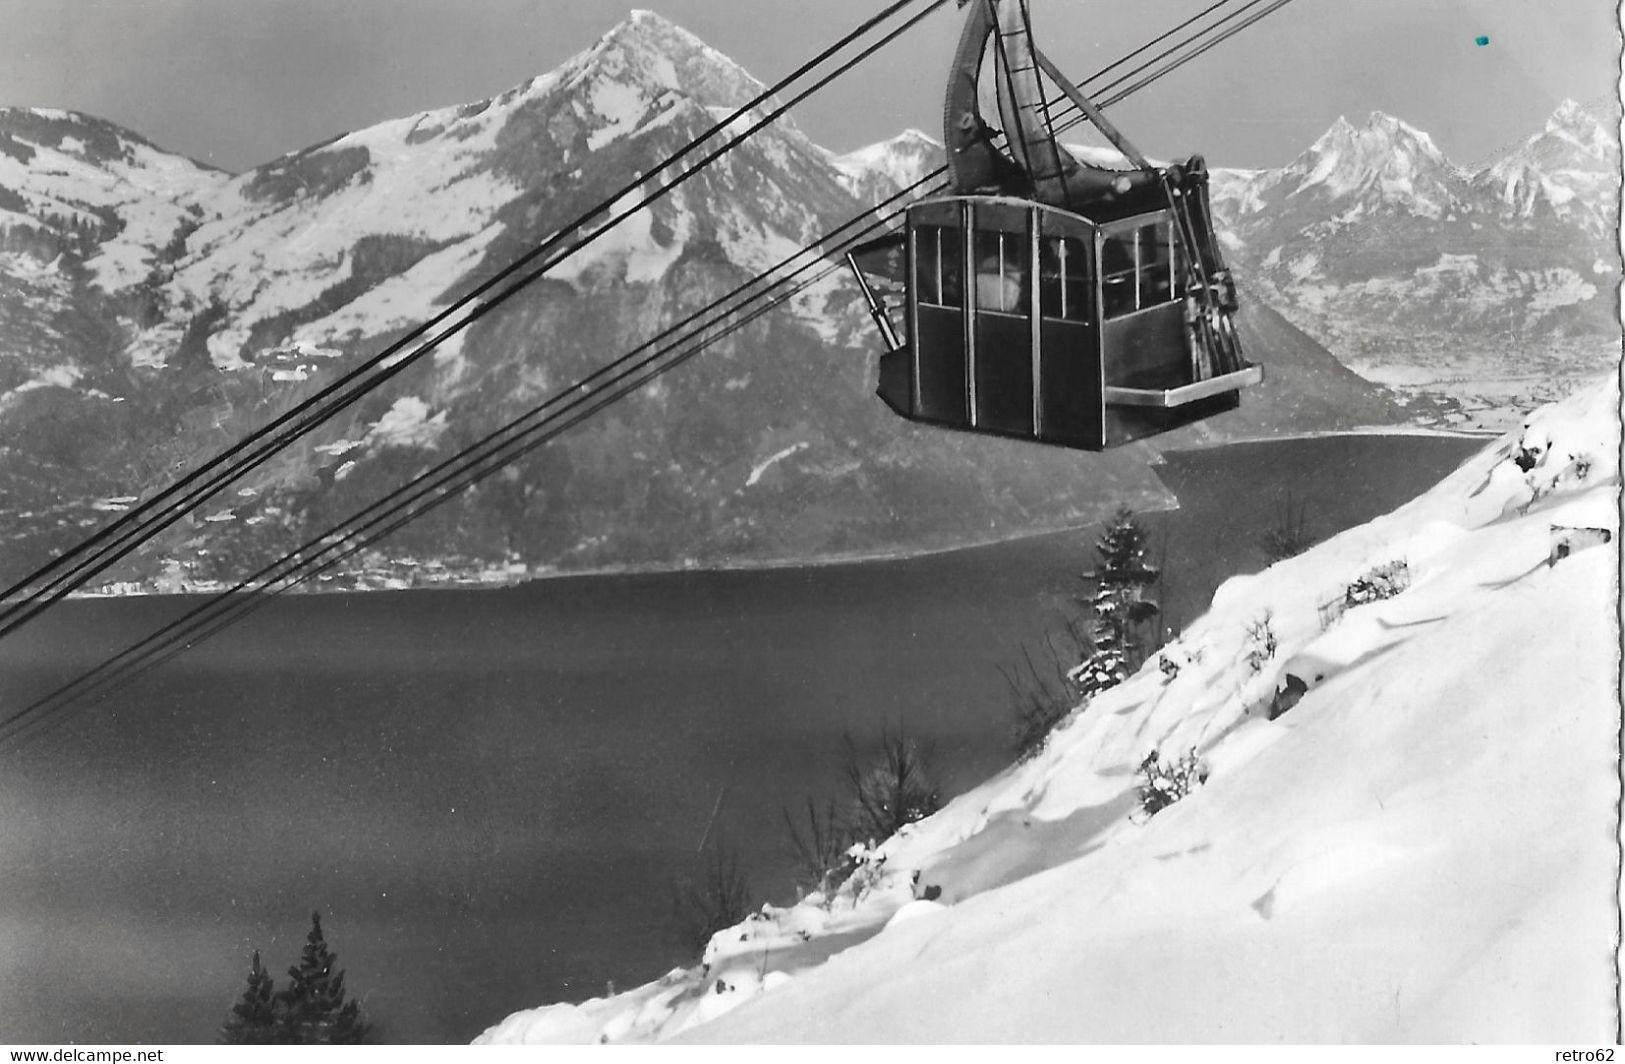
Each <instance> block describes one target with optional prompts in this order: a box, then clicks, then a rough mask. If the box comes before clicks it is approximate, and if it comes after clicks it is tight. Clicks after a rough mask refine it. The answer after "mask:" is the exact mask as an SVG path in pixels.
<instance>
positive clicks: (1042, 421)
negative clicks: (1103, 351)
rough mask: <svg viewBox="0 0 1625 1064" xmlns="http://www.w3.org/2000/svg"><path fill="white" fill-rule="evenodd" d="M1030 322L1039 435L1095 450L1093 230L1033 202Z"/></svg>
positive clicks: (1097, 382)
mask: <svg viewBox="0 0 1625 1064" xmlns="http://www.w3.org/2000/svg"><path fill="white" fill-rule="evenodd" d="M1038 217H1039V233H1038V275H1039V284H1038V289H1037V292H1038V306H1037V308H1036V310H1037V321H1038V335H1039V345H1040V350H1041V351H1042V352H1043V355H1042V357H1041V359H1040V361H1039V385H1040V387H1039V402H1038V436H1039V438H1040V439H1042V440H1044V441H1046V442H1049V443H1060V444H1065V445H1067V446H1071V447H1085V448H1089V449H1092V450H1098V449H1099V448H1100V446H1101V443H1102V441H1103V429H1102V407H1101V388H1102V380H1101V372H1100V365H1101V363H1100V307H1099V296H1098V291H1097V288H1098V286H1097V285H1096V283H1095V282H1096V275H1097V271H1096V270H1095V268H1094V247H1095V230H1094V227H1093V226H1091V225H1090V224H1089V223H1088V222H1086V221H1084V220H1083V219H1081V218H1077V217H1075V216H1073V215H1069V214H1063V213H1061V212H1059V211H1055V210H1050V209H1040V211H1039V212H1038Z"/></svg>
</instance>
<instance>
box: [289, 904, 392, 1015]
mask: <svg viewBox="0 0 1625 1064" xmlns="http://www.w3.org/2000/svg"><path fill="white" fill-rule="evenodd" d="M337 962H338V954H336V953H333V952H331V951H330V950H328V948H327V940H326V939H325V938H323V937H322V917H321V914H320V913H311V914H310V934H309V935H307V936H306V937H305V949H304V952H303V953H301V954H300V956H299V963H298V964H296V965H294V966H293V967H292V968H289V969H288V980H289V982H288V989H286V990H284V991H282V992H281V993H280V994H278V995H276V999H277V1003H278V1004H279V1005H280V1006H281V1007H282V1010H283V1015H282V1017H281V1020H282V1023H281V1027H282V1034H283V1037H282V1039H281V1040H282V1041H285V1042H290V1043H295V1044H299V1045H356V1044H358V1043H360V1042H362V1041H364V1040H365V1039H366V1037H367V1032H368V1031H369V1030H371V1028H372V1025H371V1024H370V1023H368V1022H367V1021H366V1020H364V1019H363V1018H362V1017H361V1008H360V1006H359V1005H358V1004H357V1003H356V1002H354V1001H345V1000H344V973H343V972H341V971H338V970H336V969H335V967H334V966H335V965H336V964H337Z"/></svg>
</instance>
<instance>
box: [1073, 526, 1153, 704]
mask: <svg viewBox="0 0 1625 1064" xmlns="http://www.w3.org/2000/svg"><path fill="white" fill-rule="evenodd" d="M1146 544H1147V536H1146V532H1145V529H1143V528H1141V527H1140V525H1139V523H1138V522H1137V521H1135V520H1134V513H1133V511H1132V510H1130V509H1129V508H1128V507H1126V506H1125V507H1121V508H1119V509H1118V511H1117V513H1116V514H1115V515H1114V516H1113V518H1112V521H1111V524H1109V525H1108V526H1107V527H1106V531H1105V533H1104V534H1102V535H1101V537H1100V540H1099V542H1097V543H1096V544H1095V554H1096V555H1097V556H1098V558H1099V565H1098V566H1097V567H1096V568H1095V569H1093V570H1091V571H1090V572H1088V573H1086V574H1084V580H1085V581H1087V582H1088V584H1089V585H1090V590H1089V594H1088V595H1087V596H1086V597H1085V598H1084V599H1083V603H1084V605H1085V606H1087V607H1088V610H1089V613H1090V616H1091V618H1092V623H1091V626H1090V632H1089V640H1090V642H1091V643H1092V644H1093V646H1092V649H1091V650H1090V652H1089V654H1088V655H1087V656H1086V657H1085V658H1084V659H1083V662H1082V663H1081V664H1080V665H1078V666H1077V667H1076V668H1074V669H1072V671H1071V672H1070V673H1068V674H1067V678H1068V679H1069V680H1071V682H1072V683H1073V685H1074V686H1075V687H1076V688H1077V691H1078V694H1079V696H1080V697H1082V698H1091V697H1093V696H1094V695H1096V694H1098V693H1099V692H1101V691H1104V690H1105V689H1106V688H1108V687H1113V686H1116V685H1117V684H1119V683H1121V682H1122V681H1123V680H1125V679H1127V678H1128V677H1129V676H1130V675H1132V674H1133V673H1134V670H1136V669H1138V668H1139V667H1140V666H1141V665H1142V664H1144V662H1145V658H1146V653H1147V650H1148V649H1149V648H1148V642H1149V640H1148V638H1147V634H1146V626H1147V625H1149V624H1151V623H1152V622H1154V621H1155V619H1156V616H1157V614H1158V612H1159V608H1158V606H1157V604H1156V602H1154V601H1152V600H1151V599H1148V598H1146V597H1145V591H1146V589H1147V588H1148V587H1150V586H1151V585H1152V584H1154V583H1156V582H1157V578H1158V575H1159V573H1158V570H1157V568H1156V567H1155V566H1153V565H1151V564H1150V563H1149V562H1148V561H1147V560H1146Z"/></svg>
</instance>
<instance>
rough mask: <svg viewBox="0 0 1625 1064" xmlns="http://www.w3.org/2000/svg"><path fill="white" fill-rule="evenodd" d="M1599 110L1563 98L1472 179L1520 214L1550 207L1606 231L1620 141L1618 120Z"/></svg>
mask: <svg viewBox="0 0 1625 1064" xmlns="http://www.w3.org/2000/svg"><path fill="white" fill-rule="evenodd" d="M1599 110H1600V108H1593V107H1587V106H1585V105H1583V104H1580V103H1577V102H1576V101H1574V100H1567V99H1566V100H1564V101H1563V102H1562V103H1561V104H1559V105H1558V108H1557V110H1556V111H1555V112H1553V114H1552V116H1551V118H1549V119H1547V122H1546V127H1545V128H1544V129H1543V130H1541V131H1540V132H1539V133H1536V134H1535V135H1534V136H1532V137H1530V138H1529V139H1528V140H1526V141H1524V142H1523V144H1521V145H1519V146H1518V147H1517V148H1515V149H1513V150H1512V151H1511V152H1508V153H1507V155H1506V156H1505V157H1504V158H1502V159H1501V160H1499V161H1498V162H1496V163H1494V164H1492V165H1491V166H1489V167H1487V168H1485V169H1484V170H1483V171H1481V172H1480V173H1479V174H1478V175H1476V176H1475V178H1474V182H1475V184H1477V185H1478V186H1479V187H1480V188H1483V189H1485V190H1487V191H1488V192H1489V193H1490V194H1491V195H1493V196H1495V197H1496V198H1497V199H1498V200H1500V201H1501V203H1502V204H1504V205H1505V206H1506V207H1507V208H1509V209H1510V210H1511V211H1513V212H1514V213H1515V214H1516V215H1517V216H1519V217H1521V218H1531V217H1534V216H1536V215H1537V214H1540V213H1543V212H1550V213H1551V214H1553V215H1555V216H1556V217H1558V218H1562V219H1565V220H1571V221H1574V222H1575V223H1577V224H1579V225H1580V226H1582V227H1583V228H1585V229H1587V230H1588V231H1591V232H1593V233H1596V234H1606V233H1607V232H1608V231H1609V230H1610V229H1611V228H1612V227H1613V224H1614V218H1613V214H1612V210H1611V208H1612V206H1613V205H1614V204H1616V203H1617V202H1618V198H1619V195H1618V188H1619V143H1618V139H1617V129H1618V126H1617V124H1615V125H1613V126H1610V124H1609V123H1610V121H1613V118H1612V116H1610V118H1609V119H1608V120H1605V119H1604V117H1603V116H1602V115H1600V114H1599V113H1598V111H1599Z"/></svg>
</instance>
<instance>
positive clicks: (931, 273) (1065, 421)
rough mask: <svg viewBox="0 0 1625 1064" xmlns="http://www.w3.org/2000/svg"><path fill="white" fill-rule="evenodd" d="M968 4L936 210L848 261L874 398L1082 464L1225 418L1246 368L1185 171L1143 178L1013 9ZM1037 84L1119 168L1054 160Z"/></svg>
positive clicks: (1201, 181)
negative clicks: (1049, 447)
mask: <svg viewBox="0 0 1625 1064" xmlns="http://www.w3.org/2000/svg"><path fill="white" fill-rule="evenodd" d="M964 2H965V0H961V4H962V5H963V3H964ZM969 2H970V3H971V4H972V10H971V13H970V16H969V18H968V19H967V21H966V25H965V29H964V32H963V34H962V35H961V37H960V42H959V47H958V50H957V53H956V54H955V57H954V63H953V68H952V71H951V73H950V75H949V81H948V90H947V100H946V105H945V108H944V133H945V136H944V143H945V145H946V148H947V155H948V170H949V173H950V176H951V191H950V194H948V195H945V196H941V197H937V198H932V199H927V200H922V201H919V202H916V203H914V204H912V205H910V206H909V207H908V208H907V211H906V212H905V214H906V221H905V223H904V225H903V227H902V228H901V229H900V230H899V231H896V232H894V233H891V234H889V235H887V236H885V237H882V238H880V239H878V240H873V241H870V242H868V243H866V244H863V245H861V246H859V247H857V248H854V249H853V250H852V251H851V252H850V253H849V254H848V256H847V262H848V265H850V266H851V268H852V270H853V273H854V274H855V276H856V277H857V279H858V284H859V286H860V288H861V289H862V291H863V295H864V298H865V300H866V301H867V303H868V306H869V310H870V313H871V315H872V316H873V318H874V320H875V323H876V325H877V326H878V327H879V329H880V333H881V337H882V340H883V342H884V344H885V346H886V351H885V352H884V353H883V354H882V355H881V357H880V384H879V390H878V391H879V395H880V397H881V399H882V400H884V401H885V403H886V404H887V405H888V406H889V407H891V409H892V410H893V411H895V412H896V413H898V414H900V415H902V416H903V417H905V418H908V419H909V420H912V421H920V422H925V423H928V424H932V425H940V426H945V427H948V428H956V429H964V430H968V431H971V432H978V433H988V434H993V435H999V436H1012V437H1018V438H1021V439H1028V440H1034V441H1038V442H1042V443H1053V444H1060V445H1062V446H1066V447H1075V448H1080V449H1084V450H1091V451H1098V450H1102V449H1104V448H1107V447H1114V446H1118V445H1120V444H1123V443H1127V442H1129V441H1131V440H1135V439H1140V438H1143V437H1146V436H1150V435H1154V434H1156V433H1159V432H1166V431H1168V430H1170V429H1174V428H1178V427H1180V426H1182V425H1187V424H1190V423H1192V422H1195V421H1199V420H1202V419H1204V418H1207V417H1211V416H1213V415H1215V414H1219V413H1222V412H1224V411H1226V410H1231V409H1234V408H1235V407H1236V406H1237V405H1239V403H1240V391H1241V389H1242V388H1244V387H1247V386H1249V385H1253V384H1257V383H1259V382H1260V381H1261V380H1263V370H1262V368H1261V367H1259V366H1256V365H1252V364H1250V363H1249V362H1247V361H1246V359H1245V358H1244V357H1243V355H1242V352H1241V348H1240V345H1239V343H1238V342H1237V338H1236V331H1235V325H1234V314H1235V310H1236V296H1235V285H1234V282H1233V281H1232V279H1231V277H1230V273H1229V271H1228V270H1227V269H1226V268H1225V265H1224V261H1223V259H1222V257H1221V256H1220V253H1219V248H1218V244H1217V241H1216V239H1215V237H1214V234H1213V226H1212V221H1211V216H1210V212H1209V207H1208V179H1207V170H1206V167H1205V166H1204V165H1203V163H1202V160H1201V157H1200V156H1195V157H1192V158H1191V159H1190V160H1188V161H1187V162H1185V163H1182V164H1176V165H1172V166H1166V167H1157V166H1153V165H1152V164H1151V163H1150V162H1148V161H1147V160H1146V159H1145V157H1144V156H1142V155H1140V154H1139V153H1138V152H1137V151H1135V149H1134V148H1133V147H1132V145H1130V144H1129V143H1128V142H1127V141H1126V140H1125V139H1124V138H1123V137H1122V135H1121V134H1120V133H1119V132H1118V131H1117V130H1116V129H1114V128H1113V127H1112V126H1111V124H1110V123H1108V122H1107V121H1106V119H1105V118H1104V117H1103V116H1102V115H1101V113H1100V111H1099V109H1098V108H1097V107H1096V106H1095V105H1094V104H1093V103H1092V102H1091V101H1090V100H1089V99H1088V98H1087V97H1085V96H1084V95H1083V93H1082V92H1080V91H1079V90H1078V89H1077V88H1076V86H1074V85H1072V84H1071V82H1069V81H1067V80H1066V78H1065V76H1064V75H1063V74H1062V73H1061V72H1060V71H1059V70H1058V69H1057V68H1056V67H1055V65H1054V64H1053V63H1051V62H1050V61H1049V60H1048V59H1047V58H1046V57H1045V56H1044V55H1043V54H1042V53H1040V52H1039V51H1038V49H1037V48H1036V47H1034V46H1033V43H1032V34H1031V26H1030V22H1029V18H1028V11H1027V0H969ZM989 58H990V59H991V62H989V61H987V60H988V59H989ZM984 69H988V70H990V71H991V73H992V76H993V80H994V81H995V88H996V92H997V100H998V112H999V119H1000V123H1001V126H1002V131H1003V136H1004V143H1003V145H1002V146H1001V145H999V144H998V143H997V141H998V134H996V133H995V131H994V127H993V126H992V125H991V124H990V123H989V122H988V121H987V119H986V118H984V116H983V115H982V113H981V108H980V105H979V101H978V95H979V94H978V86H979V83H980V81H981V80H982V77H983V70H984ZM1040 70H1041V71H1042V72H1043V73H1044V74H1045V75H1047V76H1048V77H1049V78H1050V80H1051V81H1053V82H1054V83H1055V84H1056V85H1057V86H1058V87H1059V88H1060V89H1061V91H1062V92H1063V93H1065V95H1066V96H1067V97H1068V98H1070V99H1071V101H1072V102H1073V104H1074V105H1076V106H1077V107H1078V108H1079V109H1080V110H1081V111H1082V112H1083V113H1084V114H1085V115H1087V116H1088V117H1089V118H1090V120H1092V121H1093V122H1094V123H1095V125H1096V127H1097V128H1099V129H1100V130H1101V132H1102V133H1103V134H1105V136H1106V137H1107V138H1108V139H1109V140H1111V141H1112V143H1113V144H1115V145H1116V146H1117V147H1118V149H1119V150H1120V151H1122V152H1123V154H1124V155H1125V157H1127V158H1128V159H1129V161H1130V162H1131V163H1132V164H1133V165H1134V167H1135V169H1133V170H1111V169H1105V168H1101V167H1095V166H1091V165H1088V164H1086V163H1083V162H1080V161H1079V160H1077V159H1075V158H1074V157H1073V156H1072V155H1071V154H1070V153H1068V152H1067V151H1066V150H1065V149H1063V148H1062V147H1061V146H1060V144H1059V143H1058V142H1057V140H1056V137H1055V132H1054V128H1053V124H1052V122H1051V119H1050V115H1049V110H1048V104H1047V103H1046V101H1045V98H1044V95H1043V85H1042V83H1041V81H1040V80H1039V72H1040ZM899 311H900V312H901V313H900V316H894V315H896V314H897V312H899Z"/></svg>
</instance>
